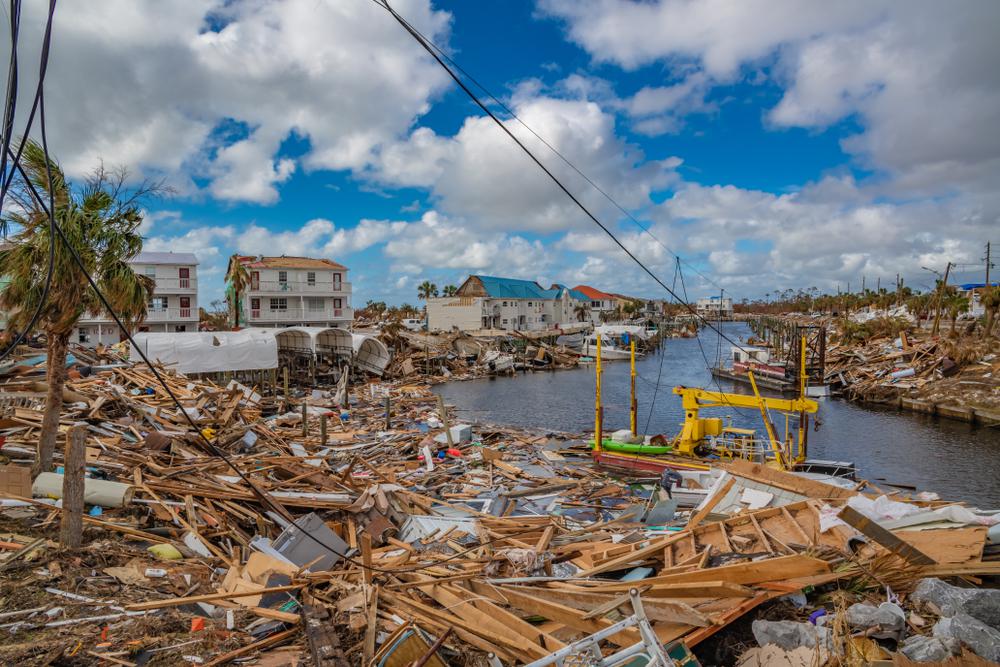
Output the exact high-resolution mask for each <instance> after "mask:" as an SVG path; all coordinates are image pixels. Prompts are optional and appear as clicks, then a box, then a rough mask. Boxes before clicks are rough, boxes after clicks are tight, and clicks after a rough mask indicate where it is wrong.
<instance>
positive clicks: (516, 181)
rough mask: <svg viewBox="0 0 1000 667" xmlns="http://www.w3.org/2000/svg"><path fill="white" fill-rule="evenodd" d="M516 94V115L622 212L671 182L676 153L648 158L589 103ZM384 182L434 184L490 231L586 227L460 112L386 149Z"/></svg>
mask: <svg viewBox="0 0 1000 667" xmlns="http://www.w3.org/2000/svg"><path fill="white" fill-rule="evenodd" d="M536 92H537V91H536V90H535V88H534V87H528V88H522V89H521V90H519V91H518V92H517V93H515V95H514V98H513V100H512V101H511V105H512V106H513V108H514V110H515V111H516V113H517V114H518V116H519V117H520V118H521V119H522V120H523V121H524V122H525V123H526V124H527V125H528V126H529V127H531V128H532V129H533V130H535V132H537V133H538V134H539V135H540V136H542V137H544V138H545V140H546V141H547V142H548V143H550V144H551V145H552V146H554V147H555V148H556V149H557V150H559V152H561V153H562V154H563V155H564V156H566V158H567V159H568V160H570V161H571V162H573V163H574V164H575V165H577V167H578V168H579V169H580V170H582V171H583V172H584V173H586V174H587V175H588V176H589V177H590V178H591V179H592V180H594V181H595V182H597V183H598V184H599V185H600V186H601V187H602V188H603V189H604V190H606V191H608V192H609V193H610V194H611V195H612V196H613V197H614V198H615V199H616V200H617V201H618V202H619V203H621V204H622V205H623V206H625V207H627V208H638V207H643V206H647V205H649V204H650V199H649V196H650V193H651V192H654V191H656V190H659V189H662V188H664V187H666V186H667V185H669V184H670V183H671V182H674V181H675V180H676V174H675V173H674V171H673V170H674V169H675V168H676V166H677V165H678V164H679V163H680V161H679V160H678V159H677V158H670V159H667V160H662V161H657V160H646V159H645V156H644V155H643V154H642V153H641V151H640V150H639V149H638V147H636V146H634V145H631V144H629V143H627V142H625V141H623V140H622V139H621V138H619V137H618V136H617V134H616V132H615V118H614V115H613V114H610V113H607V112H605V111H604V110H602V109H601V107H600V106H599V105H598V104H597V103H595V102H592V101H588V100H583V99H564V98H557V97H550V96H544V95H542V96H537V95H536V94H535V93H536ZM506 124H507V127H509V128H510V129H511V131H512V132H513V133H514V134H515V136H517V137H518V138H519V139H521V140H522V141H523V142H524V143H525V144H526V145H527V146H528V147H529V148H530V149H531V150H532V151H533V152H534V153H535V154H536V155H537V156H538V157H539V159H541V160H542V162H543V163H544V164H545V165H546V166H547V167H548V168H549V169H551V170H552V171H553V172H554V173H555V174H556V175H557V176H558V177H559V178H560V179H561V180H562V181H563V182H564V183H565V184H566V185H567V187H569V188H570V189H571V191H572V192H573V193H574V194H576V195H578V196H579V197H580V199H582V200H583V201H584V202H585V203H586V204H587V206H588V207H590V208H591V210H592V211H594V212H595V214H597V215H598V216H600V217H602V218H604V217H607V216H614V217H617V212H616V211H614V209H613V207H612V206H611V205H610V204H609V203H608V202H607V200H605V199H604V198H603V197H602V196H601V195H599V194H598V193H597V192H595V191H594V190H593V188H592V187H591V186H590V185H588V184H586V183H585V182H584V180H583V179H582V178H581V177H580V176H579V175H578V174H576V173H575V172H574V171H573V170H572V169H571V168H570V167H568V166H567V165H566V164H564V163H563V162H562V161H561V160H560V159H559V158H558V157H557V156H555V155H554V154H553V153H552V152H551V151H550V150H549V149H548V148H547V147H545V146H544V145H543V144H542V143H541V142H540V141H539V140H538V139H537V138H536V137H534V136H532V135H531V134H530V133H529V132H528V131H527V130H525V129H524V127H523V126H521V125H520V124H518V123H517V122H516V121H507V122H506ZM372 176H373V178H377V179H379V180H381V181H383V182H385V183H389V184H392V185H401V186H421V187H427V188H429V189H430V190H431V192H432V194H433V196H434V197H435V198H436V200H437V207H438V208H439V209H440V210H441V211H442V212H443V213H445V214H447V215H449V216H452V217H455V218H461V219H462V220H464V221H466V222H467V223H468V224H472V225H476V226H478V227H481V228H484V229H488V230H499V229H504V230H511V231H539V232H551V231H557V230H563V229H568V228H571V227H575V226H579V225H581V224H587V222H586V218H585V216H584V214H583V213H582V212H580V210H579V209H578V208H576V206H575V205H574V204H573V203H572V202H571V201H570V200H569V199H568V198H567V197H566V195H565V194H564V193H563V192H562V191H560V190H559V188H558V187H557V186H556V185H555V184H554V183H553V182H552V181H551V180H549V179H548V178H547V177H546V176H545V174H543V173H541V171H540V170H539V169H538V167H537V165H535V164H534V163H533V162H532V161H531V159H530V158H529V157H528V156H527V155H525V154H524V153H523V151H522V150H521V149H520V148H519V147H518V146H517V145H515V144H514V142H513V141H511V139H510V137H508V136H507V135H506V134H504V133H503V131H502V130H501V129H500V128H499V127H497V126H496V124H495V123H494V122H493V121H492V120H491V119H489V118H485V117H470V118H466V120H465V122H464V123H463V124H462V127H461V129H460V130H459V131H458V133H457V134H456V135H455V136H453V137H443V136H439V135H436V134H435V133H433V132H432V131H431V130H428V129H420V130H417V131H415V132H414V133H413V134H412V135H411V136H410V137H409V138H408V140H406V141H403V142H400V143H398V144H395V145H391V146H388V147H387V148H386V149H384V150H383V151H382V153H381V155H380V160H379V163H378V167H377V169H376V171H375V172H374V173H373V174H372Z"/></svg>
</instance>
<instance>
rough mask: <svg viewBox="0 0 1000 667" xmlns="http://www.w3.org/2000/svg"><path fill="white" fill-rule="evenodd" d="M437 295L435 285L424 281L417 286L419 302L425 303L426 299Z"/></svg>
mask: <svg viewBox="0 0 1000 667" xmlns="http://www.w3.org/2000/svg"><path fill="white" fill-rule="evenodd" d="M437 295H438V288H437V285H435V284H434V283H432V282H431V281H429V280H425V281H424V282H422V283H420V284H419V285H417V298H418V299H420V300H421V301H426V300H427V299H430V298H431V297H435V296H437Z"/></svg>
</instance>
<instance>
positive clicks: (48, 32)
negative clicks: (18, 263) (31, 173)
mask: <svg viewBox="0 0 1000 667" xmlns="http://www.w3.org/2000/svg"><path fill="white" fill-rule="evenodd" d="M14 5H17V6H16V8H15V7H14ZM20 5H21V3H20V0H11V37H12V39H11V75H10V77H11V79H10V80H12V81H14V82H15V85H14V91H13V93H11V91H10V86H9V85H8V108H9V109H10V122H9V123H8V122H7V118H6V116H5V118H4V136H3V142H2V143H3V151H4V152H3V161H2V162H3V172H2V173H3V184H2V187H0V215H2V214H3V204H4V202H5V201H6V199H7V192H8V188H9V187H10V183H11V181H12V180H13V175H14V168H13V167H20V156H21V151H23V150H24V145H25V142H26V141H27V138H28V135H29V134H30V132H31V125H32V123H33V122H34V118H35V109H36V108H37V109H38V110H39V112H40V117H39V122H40V125H41V131H42V151H43V153H44V154H45V170H46V174H47V179H46V180H47V182H48V186H49V187H48V190H49V203H50V206H49V208H48V210H47V214H48V219H49V267H48V270H47V271H46V275H45V285H44V286H43V287H42V294H41V296H40V297H39V299H38V306H37V307H36V308H35V312H34V314H32V316H31V319H30V320H29V321H28V324H27V325H26V326H24V327H23V328H22V329H21V331H20V332H18V335H17V336H16V337H15V339H14V340H13V341H11V343H10V345H8V346H7V349H5V350H3V351H0V361H3V360H4V359H5V358H7V356H8V355H10V354H11V353H12V352H13V351H14V349H15V348H17V346H18V345H20V344H21V343H22V342H23V341H24V339H25V338H26V337H27V336H28V334H29V333H30V332H31V331H32V330H33V329H34V328H35V326H36V325H37V324H38V320H39V319H40V318H41V316H42V310H44V308H45V303H46V302H47V301H48V298H49V290H50V289H51V287H52V276H53V274H54V273H55V252H56V240H55V224H56V223H55V195H54V192H53V185H52V171H51V169H50V160H49V148H48V140H47V138H46V133H45V95H44V83H45V74H46V72H47V71H48V66H49V44H50V43H51V41H52V19H53V17H54V16H55V11H56V0H50V2H49V13H48V18H47V19H46V23H45V35H44V37H43V38H42V51H41V57H40V61H39V68H38V86H37V88H36V90H35V101H34V102H33V103H32V105H31V112H30V114H29V115H28V122H27V126H26V127H25V129H24V134H23V136H22V138H21V145H20V146H19V147H18V152H17V155H16V156H13V160H14V163H13V166H12V168H11V170H10V174H9V175H8V174H7V155H8V153H9V152H10V138H11V135H10V133H11V132H12V128H13V122H14V108H13V107H14V106H15V105H14V104H13V103H11V102H10V100H12V99H13V100H16V97H17V90H16V88H17V86H16V81H17V39H16V35H17V34H18V32H19V24H20V12H21V7H20ZM15 16H16V17H17V24H16V25H15ZM9 82H10V81H8V84H9ZM5 113H6V112H5Z"/></svg>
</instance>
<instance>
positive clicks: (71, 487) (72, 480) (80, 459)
mask: <svg viewBox="0 0 1000 667" xmlns="http://www.w3.org/2000/svg"><path fill="white" fill-rule="evenodd" d="M86 438H87V429H86V427H84V426H74V427H72V428H71V429H70V430H69V432H68V433H67V434H66V446H65V449H64V450H63V490H62V493H63V497H62V501H63V513H62V523H61V526H60V529H59V542H60V543H61V544H62V545H63V546H65V547H69V548H71V549H79V548H80V546H81V545H82V544H83V490H84V486H83V485H84V469H85V468H86V465H87V455H86V451H87V448H86V446H85V445H84V441H85V440H86Z"/></svg>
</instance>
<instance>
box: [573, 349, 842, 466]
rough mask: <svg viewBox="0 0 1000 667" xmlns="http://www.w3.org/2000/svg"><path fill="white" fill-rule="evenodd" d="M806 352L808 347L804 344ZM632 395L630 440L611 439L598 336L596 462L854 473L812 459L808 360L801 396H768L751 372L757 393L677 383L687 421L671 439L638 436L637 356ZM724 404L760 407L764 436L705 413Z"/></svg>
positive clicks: (812, 405) (814, 404) (812, 409)
mask: <svg viewBox="0 0 1000 667" xmlns="http://www.w3.org/2000/svg"><path fill="white" fill-rule="evenodd" d="M801 348H802V350H803V351H802V354H803V356H804V355H805V345H804V344H803V345H802V346H801ZM631 364H632V366H631V397H630V399H631V400H630V402H629V406H630V410H629V412H630V415H629V417H630V419H629V423H630V427H631V428H630V431H631V436H632V437H631V438H630V439H629V440H630V441H629V442H623V441H621V440H615V439H614V438H608V437H606V436H605V434H604V409H603V406H602V404H601V374H602V368H601V356H600V341H599V340H598V354H597V364H596V372H597V383H596V392H595V406H594V434H595V437H594V440H593V441H592V443H591V446H592V454H593V458H594V460H595V461H596V462H597V463H600V464H603V465H610V466H614V467H625V468H629V469H638V470H646V471H649V472H660V471H662V470H663V469H664V468H677V469H680V470H685V469H686V470H704V469H707V468H708V467H710V465H711V463H712V462H715V461H719V460H731V459H745V460H752V461H757V462H763V463H766V464H767V465H770V466H773V467H776V468H779V469H782V470H809V471H816V472H823V473H826V474H842V473H844V472H847V473H850V472H851V471H853V466H852V465H851V464H850V463H845V462H838V461H817V460H810V459H808V438H809V435H808V434H809V420H810V416H811V415H814V414H816V413H817V411H818V410H819V404H818V403H817V402H816V401H814V400H812V399H810V398H807V397H806V375H805V371H804V369H805V363H804V360H803V363H802V364H801V365H800V368H802V369H803V370H802V372H801V373H800V377H799V378H798V380H799V387H798V389H799V395H798V397H796V398H775V397H771V396H763V395H761V393H760V390H759V389H758V387H757V382H756V380H755V378H754V376H753V372H752V371H751V372H749V373H748V379H749V381H750V386H751V387H752V388H753V395H747V394H733V393H726V392H721V391H709V390H707V389H701V388H697V387H684V386H678V387H674V390H673V391H674V394H676V395H678V396H680V397H681V406H682V408H683V409H684V422H683V424H682V426H681V429H680V431H679V432H678V433H677V434H676V435H675V436H673V438H671V439H667V438H665V437H663V436H655V437H653V438H648V437H642V438H640V437H639V436H638V434H637V416H638V404H637V402H636V396H635V378H636V372H635V357H634V355H633V356H632V358H631ZM719 408H756V409H757V410H759V411H760V416H761V420H762V421H763V424H764V431H765V437H760V436H759V434H758V433H757V431H755V430H753V429H747V428H738V427H735V426H732V425H731V424H729V423H727V420H724V419H723V418H721V417H706V416H702V414H701V413H702V411H703V410H710V409H719ZM772 412H778V413H780V414H781V415H783V416H784V417H785V422H784V430H783V433H782V434H779V432H778V429H777V428H776V427H775V425H774V422H773V421H772V419H771V415H772Z"/></svg>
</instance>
